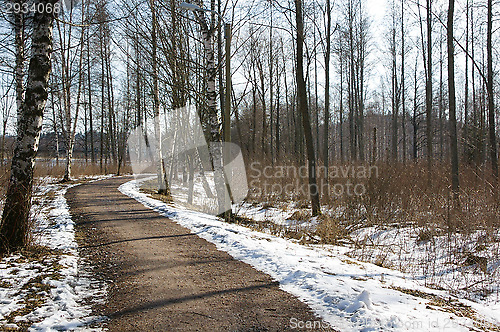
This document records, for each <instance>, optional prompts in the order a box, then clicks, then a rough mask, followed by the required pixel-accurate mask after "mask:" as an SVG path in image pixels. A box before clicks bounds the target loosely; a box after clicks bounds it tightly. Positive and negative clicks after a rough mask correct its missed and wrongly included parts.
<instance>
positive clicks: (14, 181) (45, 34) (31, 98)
mask: <svg viewBox="0 0 500 332" xmlns="http://www.w3.org/2000/svg"><path fill="white" fill-rule="evenodd" d="M55 2H56V1H55V0H40V1H39V3H40V4H43V5H44V7H45V8H46V7H47V6H53V5H54V3H55ZM53 22H54V16H53V14H48V13H45V12H36V13H35V15H34V18H33V34H32V46H31V48H32V55H31V60H30V64H29V69H28V79H27V85H26V95H25V99H24V102H23V105H22V112H21V117H20V119H19V130H18V137H17V140H16V144H15V149H14V156H13V158H12V166H11V175H10V182H9V187H8V189H7V195H6V197H7V199H6V203H5V206H4V210H3V216H2V222H1V224H0V256H1V255H2V254H4V253H7V252H10V251H13V250H16V249H18V248H21V247H23V246H25V245H26V244H27V243H28V239H29V229H28V227H29V222H28V221H29V217H30V207H31V195H32V189H33V170H34V165H35V157H36V154H37V151H38V143H39V140H40V133H41V131H42V120H43V113H44V111H45V105H46V103H47V97H48V88H49V76H50V72H51V69H52V63H51V57H52V50H53V45H52V44H53V38H52V28H53Z"/></svg>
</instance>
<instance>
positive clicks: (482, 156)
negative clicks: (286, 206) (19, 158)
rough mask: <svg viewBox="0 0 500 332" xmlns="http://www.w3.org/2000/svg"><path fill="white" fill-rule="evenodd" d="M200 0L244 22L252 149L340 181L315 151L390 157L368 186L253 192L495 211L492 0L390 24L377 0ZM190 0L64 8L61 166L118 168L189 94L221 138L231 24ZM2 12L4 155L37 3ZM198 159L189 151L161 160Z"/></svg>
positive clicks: (59, 73)
mask: <svg viewBox="0 0 500 332" xmlns="http://www.w3.org/2000/svg"><path fill="white" fill-rule="evenodd" d="M16 1H18V2H21V3H22V2H24V0H16ZM194 2H195V3H198V4H199V5H200V6H202V7H204V8H210V9H212V10H215V11H218V12H220V13H222V15H223V16H224V17H225V18H226V19H227V20H228V21H230V22H232V27H233V39H232V46H231V47H232V52H233V53H232V74H233V79H232V84H233V89H232V96H231V100H232V112H231V134H232V138H233V141H234V142H235V143H237V144H239V145H240V147H241V148H242V150H243V153H244V156H245V158H246V161H247V164H249V163H250V162H251V161H255V160H258V161H261V163H262V165H275V166H277V165H296V166H302V165H305V164H306V163H308V165H309V170H310V173H309V177H308V179H299V180H300V181H303V182H304V183H309V184H310V185H311V184H313V183H316V182H318V183H322V182H323V181H331V180H330V179H328V178H324V177H323V176H322V175H321V174H317V172H314V170H315V166H316V165H321V166H327V167H328V166H332V165H349V164H360V165H361V164H373V165H377V166H379V169H380V170H381V172H380V175H379V177H377V178H372V179H369V180H367V187H368V193H367V194H366V195H364V196H362V197H340V198H339V197H328V196H326V195H322V196H321V197H316V198H315V197H302V196H300V193H297V194H296V195H295V193H290V195H289V197H276V195H272V194H269V195H266V196H265V197H262V196H261V197H258V196H257V195H252V194H251V195H250V199H252V200H256V201H259V202H272V201H276V200H278V201H284V200H294V201H296V202H303V203H304V204H306V205H307V206H310V207H312V210H313V211H312V212H313V215H315V214H319V213H320V212H323V213H324V212H325V211H327V212H328V211H330V212H331V211H332V210H334V209H333V208H334V207H335V206H343V207H345V209H344V210H343V211H344V212H343V213H342V214H341V215H340V216H339V215H338V214H337V215H334V216H333V217H332V218H336V219H338V220H336V221H335V222H336V223H338V224H346V223H348V224H351V223H357V224H359V225H364V224H390V223H399V222H403V223H416V224H419V225H430V224H432V225H438V226H439V227H440V228H443V229H446V230H448V231H456V230H459V231H462V230H474V229H478V228H482V229H484V228H485V227H489V228H490V229H494V227H497V226H498V221H499V219H500V218H499V216H500V213H499V212H500V207H499V197H498V152H497V141H498V134H497V129H498V107H497V103H498V80H497V75H496V68H497V64H498V56H497V54H496V52H494V49H495V45H498V38H496V37H497V35H498V33H497V34H496V35H495V34H494V32H495V31H496V30H497V28H498V27H497V21H496V20H495V17H496V16H498V13H497V12H496V11H495V9H496V8H495V6H494V4H493V2H492V0H487V1H479V0H460V1H454V0H450V1H431V0H425V1H424V0H388V2H387V12H386V14H385V19H384V23H385V24H384V25H383V26H379V25H377V26H375V25H374V23H373V21H372V18H371V17H370V11H369V7H368V1H366V0H337V1H330V0H324V1H323V0H321V1H309V0H305V1H302V0H295V1H294V2H291V1H288V2H283V1H272V0H271V1H257V2H246V1H245V2H244V1H231V2H226V1H222V0H218V1H216V0H212V1H210V2H208V1H207V2H204V3H201V2H199V1H194ZM179 3H180V1H178V0H169V1H156V0H147V1H136V0H132V1H120V0H117V1H111V0H100V1H90V0H83V2H82V3H81V4H80V5H78V6H76V7H75V8H74V9H72V10H70V11H66V12H64V13H63V14H61V15H60V16H59V18H58V19H56V20H54V25H53V37H54V52H53V55H52V59H53V61H52V74H51V76H50V81H49V84H50V89H49V91H48V92H49V93H48V98H47V105H46V109H45V115H44V122H43V133H44V137H45V138H46V141H45V144H44V145H42V147H41V149H42V150H43V151H44V156H50V157H53V158H57V159H58V160H59V159H60V160H64V162H66V161H67V162H66V167H65V172H64V174H63V175H62V176H63V177H64V179H66V180H69V179H71V175H72V173H71V161H72V159H74V158H78V159H79V160H81V159H84V160H85V162H87V163H89V164H90V165H93V171H98V172H117V173H120V172H121V171H122V168H123V166H124V164H126V162H127V146H126V140H127V137H128V134H129V133H130V131H131V130H133V129H134V128H136V127H138V126H140V125H144V124H146V123H147V121H148V119H149V120H151V119H152V118H153V117H154V116H155V115H156V116H158V115H159V116H161V114H163V113H164V112H169V110H171V109H175V108H179V107H183V106H186V105H187V104H191V105H195V106H196V108H197V110H198V112H199V116H200V119H201V123H202V125H203V126H204V129H205V134H206V137H207V139H208V140H209V141H213V140H217V139H220V131H221V128H220V123H221V115H220V114H219V113H218V112H219V110H221V109H223V108H224V102H225V96H224V91H225V90H224V84H225V82H224V77H223V73H224V61H223V59H224V53H223V50H224V48H223V42H224V36H223V31H222V27H221V24H220V21H219V18H218V17H217V15H215V14H210V13H207V14H204V13H195V14H193V13H191V12H187V11H184V10H182V9H181V8H179ZM2 15H3V17H2V18H1V19H2V21H3V23H2V26H1V29H0V32H1V36H0V38H1V43H0V45H1V51H0V80H1V83H0V89H1V90H0V94H1V95H2V99H1V105H0V108H1V112H2V116H1V118H2V134H3V135H2V143H1V149H0V151H1V153H2V158H0V159H2V160H5V159H6V158H8V157H9V156H10V154H11V152H10V151H11V147H10V146H9V145H10V144H9V143H8V142H9V135H10V136H12V135H13V133H15V130H16V129H15V128H16V122H17V118H18V113H19V112H18V111H19V108H20V106H19V105H20V104H21V103H22V101H23V100H24V98H25V96H24V93H25V82H26V75H27V59H29V57H30V52H29V50H30V47H31V33H32V30H33V27H32V21H33V18H32V17H31V16H30V15H29V14H28V15H22V14H19V15H7V14H5V13H3V14H2ZM211 56H212V57H213V58H211ZM210 82H214V84H215V85H214V86H215V90H213V89H212V88H211V86H210ZM213 128H216V132H214V131H213ZM42 142H43V140H42ZM75 148H77V151H76V152H77V153H74V151H75ZM79 162H81V161H79ZM188 162H189V161H188V160H187V158H181V157H179V158H178V159H176V160H173V161H171V162H170V164H168V165H165V167H164V169H170V170H171V169H174V167H175V168H177V169H183V168H184V169H185V168H187V164H188ZM97 169H98V170H97ZM311 170H312V171H311ZM165 173H166V174H165V176H167V177H168V174H167V173H169V172H168V171H166V172H165ZM173 173H174V172H172V171H170V175H169V176H175V175H172V174H173ZM294 180H295V179H280V180H279V181H285V182H287V181H290V182H292V181H294ZM277 181H278V180H277ZM315 199H316V200H318V202H320V203H321V204H319V203H315ZM310 200H312V202H313V203H312V206H311V204H310V202H309V201H310ZM298 204H299V203H298ZM327 236H328V235H325V237H327Z"/></svg>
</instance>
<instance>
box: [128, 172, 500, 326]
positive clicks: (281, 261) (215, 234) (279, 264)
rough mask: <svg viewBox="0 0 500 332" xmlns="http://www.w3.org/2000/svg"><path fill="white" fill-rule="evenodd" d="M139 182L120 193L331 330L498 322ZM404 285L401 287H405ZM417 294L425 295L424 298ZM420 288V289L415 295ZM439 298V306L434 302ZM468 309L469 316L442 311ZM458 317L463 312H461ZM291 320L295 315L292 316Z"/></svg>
mask: <svg viewBox="0 0 500 332" xmlns="http://www.w3.org/2000/svg"><path fill="white" fill-rule="evenodd" d="M139 183H140V181H136V180H134V181H130V182H127V183H125V184H123V185H122V186H120V187H119V190H120V191H121V192H122V193H124V194H126V195H128V196H129V197H132V198H134V199H136V200H138V201H139V202H141V203H142V204H144V205H145V206H146V207H148V208H150V209H153V210H155V211H158V212H159V213H161V214H163V215H164V216H166V217H168V218H170V219H171V220H174V221H175V222H177V223H179V224H180V225H182V226H184V227H186V228H188V229H190V230H191V231H192V232H193V233H194V234H197V235H198V236H200V237H201V238H203V239H206V240H207V241H209V242H212V243H214V244H215V245H216V246H217V248H218V249H219V250H222V251H225V252H228V253H229V254H230V255H231V256H233V257H234V258H235V259H238V260H241V261H243V262H245V263H248V264H250V265H251V266H253V267H255V268H256V269H258V270H260V271H263V272H265V273H267V274H269V275H270V276H271V277H272V278H274V279H275V280H276V281H278V282H279V283H280V287H281V288H282V289H283V290H285V291H287V292H289V293H291V294H294V295H295V296H297V297H298V298H299V299H300V300H302V301H304V302H305V303H307V304H308V305H309V306H310V307H311V308H312V309H313V310H314V311H315V313H316V314H317V315H318V317H320V318H321V319H323V320H324V321H325V322H327V323H328V324H330V326H331V327H333V328H335V329H338V330H341V331H379V330H394V331H407V330H414V331H445V330H449V331H469V328H474V329H476V330H477V326H476V327H474V326H475V324H478V322H479V323H480V324H483V325H482V326H489V324H495V325H498V324H499V321H498V318H497V317H500V312H499V309H500V308H499V306H498V304H496V305H486V304H484V303H474V302H471V301H467V300H462V299H457V298H455V297H454V296H452V295H451V294H449V293H447V292H445V291H438V290H434V289H430V288H427V287H424V286H423V285H421V284H420V283H419V281H418V280H416V279H414V278H412V277H411V276H410V275H408V274H405V273H402V272H398V271H394V270H391V269H387V268H383V267H380V266H376V265H373V264H370V263H363V262H360V261H357V260H354V259H352V258H350V257H348V256H347V252H348V248H345V247H340V246H319V245H315V246H312V245H310V246H305V245H300V244H298V243H296V242H294V241H291V240H287V239H284V238H280V237H275V236H272V235H270V234H266V233H261V232H257V231H253V230H250V229H248V228H245V227H242V226H239V225H235V224H228V223H224V222H222V221H220V220H219V219H217V218H216V217H214V216H211V215H207V214H204V213H201V212H196V211H189V210H186V209H185V208H182V207H179V206H178V205H168V204H165V203H163V202H160V201H157V200H155V199H152V198H150V197H149V196H147V195H146V194H143V193H141V192H139V189H138V185H139ZM402 290H403V291H402ZM412 292H414V294H417V295H418V294H424V293H425V294H427V296H425V298H423V297H418V296H415V295H411V294H412ZM415 292H421V293H415ZM434 298H435V299H437V298H440V299H443V303H445V304H443V305H441V306H439V305H438V304H436V303H434V302H433V299H434ZM446 303H450V305H449V306H450V307H452V306H455V307H462V308H466V310H469V309H468V306H470V307H472V308H473V309H474V310H475V313H474V314H473V315H474V316H475V321H474V320H473V319H472V318H470V317H473V316H472V315H464V314H461V313H460V312H459V313H457V314H454V313H452V312H448V311H445V309H443V308H445V307H446ZM459 316H463V317H459ZM292 323H293V324H294V325H291V326H292V327H293V326H297V325H296V320H293V321H292V320H291V324H292Z"/></svg>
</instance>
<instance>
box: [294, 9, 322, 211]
mask: <svg viewBox="0 0 500 332" xmlns="http://www.w3.org/2000/svg"><path fill="white" fill-rule="evenodd" d="M295 20H296V26H297V59H296V73H295V74H296V80H297V99H298V107H299V112H300V114H301V117H302V125H303V128H304V137H305V140H306V150H307V162H308V171H309V190H310V196H311V208H312V214H313V216H317V215H318V214H320V213H321V209H320V205H319V188H318V185H317V181H316V156H315V152H314V142H313V137H312V129H311V120H310V117H309V109H308V105H307V91H306V81H305V79H304V19H303V14H302V0H295Z"/></svg>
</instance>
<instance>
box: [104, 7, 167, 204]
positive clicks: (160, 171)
mask: <svg viewBox="0 0 500 332" xmlns="http://www.w3.org/2000/svg"><path fill="white" fill-rule="evenodd" d="M149 6H150V9H151V15H152V22H151V24H152V26H151V42H152V45H151V47H152V53H151V56H152V59H151V61H152V65H153V114H154V120H153V121H154V130H155V140H156V142H155V143H156V144H155V146H156V158H157V159H158V160H157V163H158V164H157V165H156V168H157V176H158V178H157V180H158V194H160V195H167V196H169V195H170V191H169V188H168V184H167V179H166V175H165V171H164V169H165V167H164V164H163V154H162V137H161V127H160V97H159V90H158V57H157V49H158V44H157V34H156V29H157V21H156V5H155V0H149ZM110 112H111V110H110Z"/></svg>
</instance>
